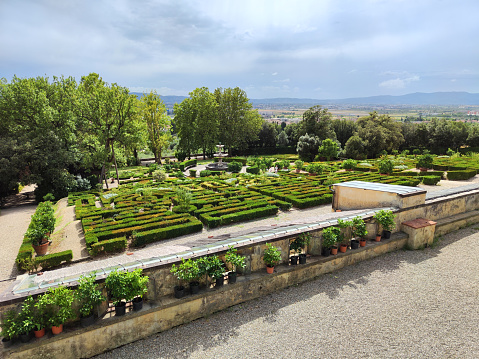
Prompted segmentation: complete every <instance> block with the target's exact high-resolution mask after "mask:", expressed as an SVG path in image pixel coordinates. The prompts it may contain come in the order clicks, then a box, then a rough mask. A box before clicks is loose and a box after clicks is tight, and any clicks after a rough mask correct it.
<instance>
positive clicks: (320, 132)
mask: <svg viewBox="0 0 479 359" xmlns="http://www.w3.org/2000/svg"><path fill="white" fill-rule="evenodd" d="M300 127H301V134H302V135H304V134H307V133H309V134H311V135H314V136H316V137H318V138H319V139H320V140H324V139H325V138H333V139H335V138H336V135H335V133H334V130H333V128H332V115H331V113H330V112H329V111H328V109H327V108H321V106H319V105H316V106H313V107H311V108H309V109H308V110H307V111H305V112H304V113H303V119H302V121H301V122H300Z"/></svg>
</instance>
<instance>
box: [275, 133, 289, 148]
mask: <svg viewBox="0 0 479 359" xmlns="http://www.w3.org/2000/svg"><path fill="white" fill-rule="evenodd" d="M276 142H277V143H278V146H279V147H286V146H287V145H288V143H289V140H288V135H287V134H286V132H284V131H281V132H280V134H279V135H278V137H277V138H276Z"/></svg>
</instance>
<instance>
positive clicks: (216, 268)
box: [206, 256, 225, 287]
mask: <svg viewBox="0 0 479 359" xmlns="http://www.w3.org/2000/svg"><path fill="white" fill-rule="evenodd" d="M206 258H207V261H208V264H207V266H206V274H207V275H208V276H210V278H211V279H213V280H214V281H215V282H216V286H217V287H218V286H222V285H223V284H224V279H225V276H224V274H225V266H224V263H223V261H222V260H221V259H220V258H219V257H218V256H209V257H206Z"/></svg>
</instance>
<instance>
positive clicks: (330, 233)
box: [322, 227, 341, 257]
mask: <svg viewBox="0 0 479 359" xmlns="http://www.w3.org/2000/svg"><path fill="white" fill-rule="evenodd" d="M340 234H341V229H340V228H339V227H327V228H325V229H323V232H322V237H323V242H322V247H323V256H325V257H327V256H329V254H330V253H331V249H332V248H333V246H334V245H335V244H336V243H337V241H338V238H339V237H340ZM336 253H337V249H336ZM333 254H334V253H333Z"/></svg>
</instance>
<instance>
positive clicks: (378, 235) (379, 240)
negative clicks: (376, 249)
mask: <svg viewBox="0 0 479 359" xmlns="http://www.w3.org/2000/svg"><path fill="white" fill-rule="evenodd" d="M376 242H381V235H380V234H376Z"/></svg>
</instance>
